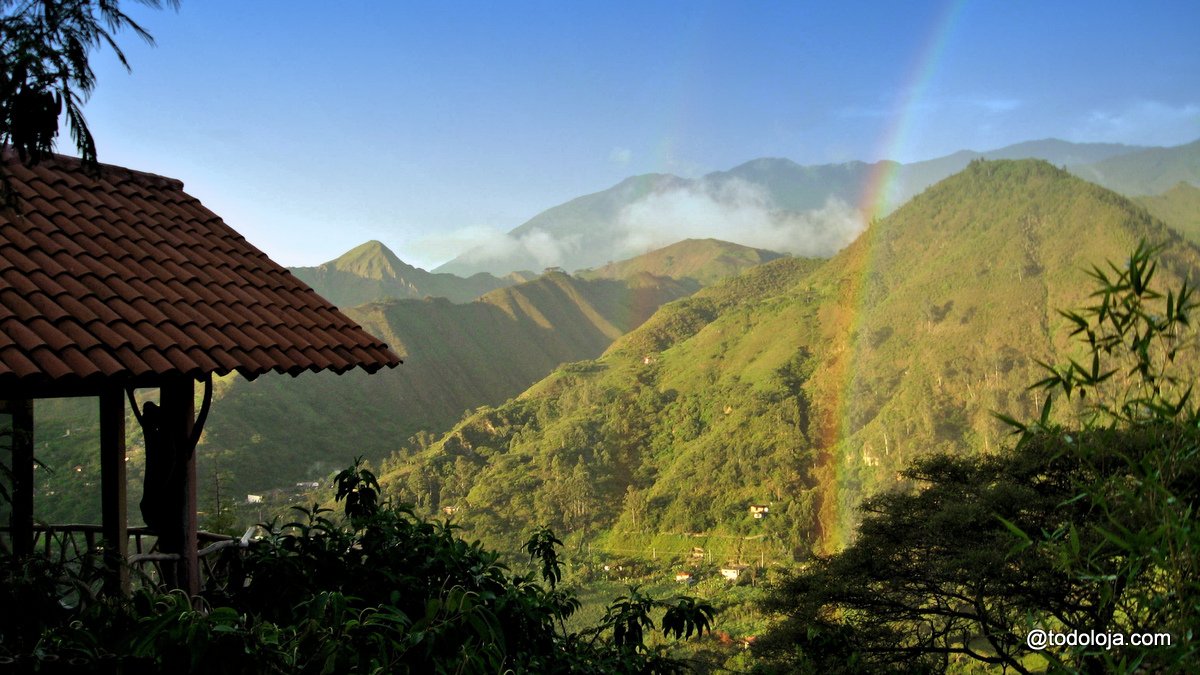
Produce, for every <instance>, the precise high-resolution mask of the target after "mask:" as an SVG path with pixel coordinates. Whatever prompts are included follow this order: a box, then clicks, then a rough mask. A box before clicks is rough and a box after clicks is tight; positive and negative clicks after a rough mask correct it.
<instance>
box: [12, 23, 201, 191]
mask: <svg viewBox="0 0 1200 675" xmlns="http://www.w3.org/2000/svg"><path fill="white" fill-rule="evenodd" d="M138 2H140V3H141V4H143V5H147V6H150V7H155V8H158V7H162V5H163V4H164V2H165V4H168V5H170V6H172V7H175V8H178V6H179V2H178V0H138ZM0 12H2V15H0V59H3V64H2V67H0V145H3V147H4V148H6V149H7V148H8V147H9V146H10V145H11V146H12V147H13V149H14V150H15V151H16V153H17V156H18V158H20V160H21V161H22V162H26V163H29V164H36V163H37V162H38V161H39V160H40V159H42V158H43V157H45V156H46V155H48V154H50V153H52V152H53V151H54V144H55V140H56V139H57V138H58V133H59V119H60V117H62V116H64V115H65V117H66V123H67V128H68V129H69V130H70V133H71V139H72V141H73V142H74V144H75V149H76V150H77V151H78V152H79V156H80V158H81V159H82V160H83V162H84V165H85V166H89V167H91V168H93V169H94V168H96V167H97V166H98V165H97V158H96V143H95V140H94V139H93V138H92V133H91V131H90V130H89V129H88V126H87V121H86V120H85V119H84V117H83V111H82V110H81V107H82V105H83V103H84V102H85V101H87V98H88V96H90V95H91V93H92V90H93V89H94V88H95V86H96V75H95V73H94V72H93V71H92V67H91V64H90V63H89V61H88V59H89V57H90V54H91V51H92V50H93V49H94V48H96V47H100V46H102V45H108V46H109V47H111V48H112V50H113V52H114V53H115V54H116V55H117V58H118V59H119V60H120V62H121V64H122V65H123V66H125V68H126V69H127V70H128V69H129V62H128V61H126V59H125V54H124V52H122V51H121V48H120V47H119V46H118V45H117V42H116V40H115V39H114V35H115V34H116V33H119V32H120V31H121V30H123V29H129V30H132V31H133V32H134V33H136V34H137V35H138V37H140V38H142V39H143V40H145V41H146V42H148V43H150V44H153V43H154V38H153V37H151V35H150V34H149V33H147V32H146V31H145V30H144V29H143V28H142V27H141V26H139V25H138V24H137V22H135V21H134V20H133V19H131V18H129V16H128V15H127V14H125V13H124V12H122V11H121V10H120V7H119V0H0ZM3 188H4V196H5V199H6V200H7V201H9V202H10V203H11V201H12V198H13V197H12V195H11V194H10V191H9V189H8V185H7V181H5V184H4V185H3Z"/></svg>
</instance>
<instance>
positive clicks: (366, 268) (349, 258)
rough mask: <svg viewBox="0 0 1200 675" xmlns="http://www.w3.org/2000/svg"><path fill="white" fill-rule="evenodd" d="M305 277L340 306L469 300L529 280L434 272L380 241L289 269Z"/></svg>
mask: <svg viewBox="0 0 1200 675" xmlns="http://www.w3.org/2000/svg"><path fill="white" fill-rule="evenodd" d="M289 269H290V270H291V272H292V274H295V275H296V276H297V277H299V278H300V280H301V281H303V282H304V283H306V284H308V285H309V286H311V287H312V288H313V289H314V290H315V291H317V292H318V293H320V294H321V296H322V297H324V298H325V299H327V300H329V301H330V302H332V303H333V304H335V305H337V306H338V307H354V306H355V305H361V304H364V303H368V302H378V301H381V300H387V299H389V298H417V299H420V298H424V297H436V298H447V299H449V300H450V301H451V302H470V301H471V300H474V299H475V298H477V297H479V296H481V295H483V294H484V293H487V292H488V291H491V290H495V289H497V288H503V287H505V286H511V285H512V284H514V283H518V282H519V281H522V280H525V279H524V278H523V277H522V276H520V275H516V276H514V275H510V276H508V277H505V278H497V277H494V276H492V275H490V274H482V273H480V274H475V275H473V276H471V277H468V278H462V277H457V276H454V275H453V274H435V273H432V272H426V271H425V270H423V269H420V268H418V267H413V266H412V265H409V264H408V263H405V262H404V261H402V260H400V258H397V257H396V254H395V253H392V252H391V250H389V249H388V247H386V246H384V245H383V244H382V243H380V242H378V241H374V240H372V241H368V242H367V243H365V244H362V245H360V246H356V247H355V248H353V249H351V250H349V251H347V252H346V253H344V254H343V255H341V256H340V257H338V258H336V259H335V260H331V261H329V262H327V263H325V264H323V265H319V266H317V267H292V268H289Z"/></svg>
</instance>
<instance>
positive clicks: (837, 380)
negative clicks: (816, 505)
mask: <svg viewBox="0 0 1200 675" xmlns="http://www.w3.org/2000/svg"><path fill="white" fill-rule="evenodd" d="M965 5H966V0H947V2H945V4H944V5H943V6H942V8H941V10H940V12H939V13H938V14H937V16H936V18H935V20H934V21H933V22H932V24H931V28H930V31H929V33H928V34H927V38H926V40H925V41H924V42H923V44H924V47H923V48H922V49H921V50H920V51H919V52H918V54H917V57H916V58H915V59H914V61H913V65H912V67H911V68H910V69H909V71H908V72H907V74H906V77H905V78H904V80H903V81H904V82H907V84H905V85H903V86H901V87H900V88H899V97H898V100H897V105H896V106H895V110H897V111H898V112H897V114H896V115H895V117H894V118H893V119H892V120H891V122H890V124H888V126H887V128H886V129H885V131H884V133H883V134H882V136H881V138H880V143H879V146H878V147H879V148H880V152H878V153H877V155H876V156H878V157H882V158H889V157H901V156H905V151H906V150H907V149H908V147H907V146H908V134H909V132H910V131H911V129H912V126H913V119H914V115H915V113H916V112H917V110H918V109H919V105H920V102H921V101H922V100H923V98H924V96H925V94H926V92H927V90H928V88H929V83H930V82H931V81H932V80H933V78H934V75H935V74H936V72H937V66H938V64H939V63H940V62H941V61H942V56H943V54H944V52H945V47H946V44H947V42H948V38H949V36H950V35H951V33H952V32H953V28H954V25H955V22H956V20H957V19H958V17H959V16H960V14H961V13H962V9H963V7H964V6H965ZM899 166H900V165H899V164H898V163H896V162H894V161H888V160H887V159H883V160H880V161H878V162H876V163H875V165H874V168H873V170H872V171H871V174H870V175H869V177H868V180H867V182H866V184H865V185H864V187H863V190H862V192H861V193H860V198H859V203H858V211H859V213H861V214H862V215H863V217H864V218H865V219H866V220H867V222H868V223H871V224H870V225H869V226H868V227H867V229H866V230H865V231H864V232H863V234H862V235H861V236H860V237H859V238H858V240H857V241H855V242H854V244H852V245H851V246H850V247H849V248H847V249H846V250H845V251H843V253H842V255H843V257H844V261H845V263H846V269H847V270H848V273H847V277H846V281H847V282H848V285H846V286H845V287H843V288H842V289H841V290H840V291H839V297H838V302H837V306H838V307H839V310H838V312H837V314H836V315H835V317H834V319H833V322H832V326H831V328H832V336H833V340H834V344H833V349H832V352H831V353H832V354H833V355H834V362H833V364H832V365H831V369H832V372H831V377H830V379H829V380H828V381H829V382H832V383H834V384H835V387H836V391H834V392H833V401H834V404H833V405H832V406H831V407H830V409H829V410H828V411H826V414H825V415H823V416H822V420H821V427H820V431H819V443H820V447H821V448H823V452H822V456H821V460H820V464H819V466H818V467H817V476H818V479H819V481H820V483H821V487H822V489H821V506H820V512H819V524H820V530H821V545H822V547H823V548H824V549H825V550H826V551H833V550H837V549H839V548H841V547H842V546H844V545H845V544H846V543H847V534H848V533H847V532H845V531H844V530H845V524H846V523H847V518H846V515H847V514H846V513H845V511H844V508H843V504H842V497H841V494H840V488H839V486H841V485H845V481H844V480H843V478H844V476H843V466H844V463H843V462H842V461H841V457H840V456H841V455H842V454H843V453H845V452H846V451H847V448H846V447H844V444H843V443H844V441H845V439H847V438H848V437H849V436H850V433H851V429H850V419H849V412H850V401H849V393H850V391H852V385H853V380H854V378H855V376H856V375H857V369H856V367H855V364H856V362H857V360H858V343H857V341H854V340H851V337H850V336H851V335H859V334H861V331H860V328H861V327H862V323H863V318H864V316H865V314H866V308H865V307H864V306H863V304H864V294H863V290H864V287H865V286H866V284H865V283H864V282H865V280H866V279H867V278H868V277H869V276H870V274H871V272H872V270H873V269H874V267H875V262H876V261H875V252H876V236H877V234H878V228H877V227H875V225H874V223H875V221H876V220H878V219H880V218H882V217H884V216H885V215H887V214H888V213H890V212H891V211H892V209H894V208H895V207H896V206H897V204H896V203H895V196H896V193H897V191H896V187H897V185H896V179H897V173H898V169H899Z"/></svg>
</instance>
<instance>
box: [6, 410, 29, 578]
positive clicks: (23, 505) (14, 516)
mask: <svg viewBox="0 0 1200 675" xmlns="http://www.w3.org/2000/svg"><path fill="white" fill-rule="evenodd" d="M5 408H6V409H7V410H6V411H7V412H8V414H9V415H11V416H12V438H11V439H9V441H10V443H11V447H12V466H11V467H9V468H10V469H11V470H12V512H11V513H10V514H9V523H8V524H9V527H10V528H11V529H10V530H9V532H11V533H12V550H13V554H14V556H15V557H17V558H20V557H22V556H26V555H29V554H30V553H32V552H33V399H27V398H26V399H12V400H9V401H7V402H6V405H5Z"/></svg>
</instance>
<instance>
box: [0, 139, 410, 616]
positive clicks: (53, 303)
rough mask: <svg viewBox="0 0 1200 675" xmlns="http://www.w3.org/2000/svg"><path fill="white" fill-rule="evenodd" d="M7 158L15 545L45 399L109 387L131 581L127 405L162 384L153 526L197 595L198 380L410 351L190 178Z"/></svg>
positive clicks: (111, 562) (6, 282)
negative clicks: (345, 310) (225, 211)
mask: <svg viewBox="0 0 1200 675" xmlns="http://www.w3.org/2000/svg"><path fill="white" fill-rule="evenodd" d="M3 161H4V164H5V171H6V172H7V175H8V181H9V185H10V189H12V190H13V191H14V193H15V194H16V196H17V198H18V201H17V205H16V207H15V208H13V209H8V210H6V211H5V212H3V213H0V414H8V415H11V418H12V429H13V437H12V438H11V439H10V441H11V444H12V465H11V467H10V470H11V472H12V475H13V478H12V491H11V492H12V512H11V523H10V533H11V545H12V549H13V553H14V554H16V555H17V556H21V555H25V554H28V553H30V550H31V547H32V544H33V513H34V511H33V497H34V494H33V493H34V471H33V469H34V458H33V445H32V430H33V425H34V419H33V401H34V400H35V399H38V398H48V397H70V396H90V397H98V398H99V416H100V448H99V452H100V465H101V512H102V537H103V540H104V541H105V551H106V554H107V562H108V565H107V569H108V575H109V580H110V583H111V584H112V586H114V587H117V588H121V589H124V588H126V587H127V584H128V579H127V577H125V576H124V575H125V574H127V572H126V569H127V566H126V565H125V560H126V559H127V554H128V551H127V547H128V529H127V523H126V474H125V410H126V409H125V401H126V399H127V398H128V399H129V400H130V401H131V402H133V401H134V397H133V395H132V392H133V391H134V390H135V389H144V388H153V389H158V390H159V403H158V406H157V408H156V409H155V408H154V407H152V406H148V408H149V409H148V410H143V411H137V409H136V408H135V409H134V411H135V413H139V414H138V417H139V421H141V422H142V423H143V425H144V428H146V427H145V425H147V424H149V425H151V426H150V427H149V428H146V436H147V448H146V451H147V464H148V475H147V484H148V486H149V487H150V488H151V489H152V490H154V491H157V492H160V493H161V492H162V491H163V488H167V489H168V491H169V493H170V494H168V495H167V497H168V498H167V499H166V500H165V501H162V500H161V497H160V502H161V503H160V505H159V506H160V507H161V505H162V504H165V505H166V506H165V507H163V508H165V512H164V513H158V514H157V517H156V520H157V521H158V524H157V526H153V525H152V527H155V529H156V530H158V531H156V532H155V534H157V535H158V537H159V541H160V543H161V542H163V541H174V542H178V544H177V545H178V546H179V549H180V550H179V552H178V553H179V556H178V557H179V559H180V562H179V568H178V576H177V583H178V585H179V586H180V587H182V588H184V589H186V590H187V591H188V592H190V593H192V594H195V593H197V592H198V590H199V579H200V571H199V563H198V560H197V555H196V554H197V519H196V464H195V453H194V449H195V440H196V436H197V434H194V433H193V425H195V424H196V423H197V420H196V418H195V415H196V411H195V404H194V400H195V395H196V392H195V383H196V382H198V381H199V382H206V383H211V378H212V377H213V375H225V374H228V373H230V372H233V371H237V372H238V373H240V374H241V375H243V376H244V377H246V378H249V379H253V378H255V377H257V376H259V375H261V374H263V373H266V372H268V371H274V372H278V373H288V374H291V375H293V376H295V375H299V374H300V373H302V372H304V371H321V370H332V371H334V372H336V373H339V374H340V373H343V372H345V371H347V370H350V369H352V368H355V367H358V368H363V369H364V370H366V371H368V372H375V371H376V370H379V369H380V368H384V367H388V368H390V367H394V366H396V365H397V364H399V363H400V359H399V357H397V355H396V354H395V353H393V352H392V351H391V350H390V349H388V347H387V345H385V344H384V343H382V342H381V341H379V340H377V339H376V338H374V337H372V336H371V335H370V334H368V333H367V332H366V331H365V330H363V329H362V328H361V327H359V326H358V325H357V324H355V323H354V322H353V321H351V320H350V319H348V318H347V317H346V316H345V315H344V314H342V313H341V312H339V311H338V310H337V308H335V307H334V306H333V305H331V304H330V303H329V302H328V301H326V300H325V299H323V298H321V297H320V296H319V295H317V293H316V292H314V291H313V290H312V289H311V288H309V287H308V286H306V285H305V284H304V283H302V282H300V281H299V280H298V279H296V277H294V276H292V274H291V273H289V272H288V271H287V270H286V269H284V268H283V267H281V266H279V265H278V264H276V263H275V262H273V261H272V260H271V259H270V258H268V257H267V256H266V255H265V254H263V253H262V252H261V251H259V250H258V249H256V248H255V247H254V246H252V245H250V244H249V243H248V242H247V241H246V240H245V239H244V238H242V236H241V235H239V234H238V233H237V232H235V231H234V230H233V229H232V228H230V227H229V226H228V225H226V224H225V223H224V222H223V221H222V220H221V219H220V218H219V217H218V216H217V215H215V214H214V213H212V212H211V211H209V210H208V209H206V208H205V207H204V206H203V205H202V204H201V203H200V202H199V201H198V200H197V199H195V198H194V197H192V196H190V195H188V194H187V193H185V192H184V191H183V183H181V182H180V181H177V180H173V179H170V178H164V177H162V176H156V175H153V174H149V173H142V172H139V171H132V170H129V169H125V168H121V167H117V166H108V165H102V166H101V168H100V171H99V172H98V173H96V172H93V171H88V170H87V169H86V168H85V167H84V166H82V165H81V163H80V162H79V160H77V159H73V158H68V157H62V156H55V157H53V158H51V159H48V160H43V161H42V162H40V163H38V164H37V165H36V166H32V167H27V166H24V165H23V164H21V163H20V162H18V161H16V160H15V158H13V157H11V156H6V157H5V158H4V160H3ZM205 399H206V400H207V392H206V396H205ZM135 405H136V404H135ZM203 407H204V408H206V407H207V406H203ZM147 417H152V418H153V419H152V420H151V421H149V422H147V420H146V418H147ZM202 421H203V420H200V422H201V423H202ZM152 446H153V447H152ZM152 462H153V463H156V464H157V465H158V466H161V467H166V469H168V470H167V471H166V472H165V473H163V474H162V475H164V476H167V475H169V476H170V479H169V480H168V481H167V482H164V483H156V482H154V476H151V475H149V473H150V472H149V464H151V463H152ZM160 473H161V472H160ZM149 497H150V494H149V491H148V492H147V495H146V496H145V499H149ZM145 510H146V507H145V505H143V512H145ZM148 524H149V523H148Z"/></svg>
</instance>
